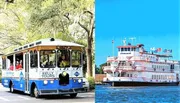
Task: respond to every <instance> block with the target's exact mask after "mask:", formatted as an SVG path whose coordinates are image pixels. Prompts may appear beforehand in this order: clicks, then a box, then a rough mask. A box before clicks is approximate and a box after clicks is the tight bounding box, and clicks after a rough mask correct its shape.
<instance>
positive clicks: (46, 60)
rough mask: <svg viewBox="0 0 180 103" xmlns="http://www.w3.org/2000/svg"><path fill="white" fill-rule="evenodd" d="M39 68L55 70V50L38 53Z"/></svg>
mask: <svg viewBox="0 0 180 103" xmlns="http://www.w3.org/2000/svg"><path fill="white" fill-rule="evenodd" d="M40 66H41V68H55V66H56V51H55V50H41V51H40Z"/></svg>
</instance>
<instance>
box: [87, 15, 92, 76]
mask: <svg viewBox="0 0 180 103" xmlns="http://www.w3.org/2000/svg"><path fill="white" fill-rule="evenodd" d="M90 25H91V26H90V30H89V32H88V38H87V39H88V43H87V44H88V45H87V76H88V77H89V76H92V71H93V70H92V69H93V63H92V62H93V61H92V60H93V59H92V48H93V46H92V44H93V31H94V16H92V18H91V21H90Z"/></svg>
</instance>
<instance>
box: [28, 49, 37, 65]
mask: <svg viewBox="0 0 180 103" xmlns="http://www.w3.org/2000/svg"><path fill="white" fill-rule="evenodd" d="M30 56H31V63H30V64H31V68H36V67H38V57H37V51H34V52H33V51H31V52H30Z"/></svg>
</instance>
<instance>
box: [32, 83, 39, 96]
mask: <svg viewBox="0 0 180 103" xmlns="http://www.w3.org/2000/svg"><path fill="white" fill-rule="evenodd" d="M33 94H34V97H36V98H39V97H40V95H39V91H38V89H37V87H36V86H35V87H34V90H33Z"/></svg>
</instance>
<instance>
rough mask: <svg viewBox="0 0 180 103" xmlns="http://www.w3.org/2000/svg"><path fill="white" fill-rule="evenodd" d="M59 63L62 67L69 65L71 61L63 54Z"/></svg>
mask: <svg viewBox="0 0 180 103" xmlns="http://www.w3.org/2000/svg"><path fill="white" fill-rule="evenodd" d="M59 64H60V65H59V66H60V67H66V66H68V65H69V61H67V60H66V57H65V55H62V56H61V59H60V60H59Z"/></svg>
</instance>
